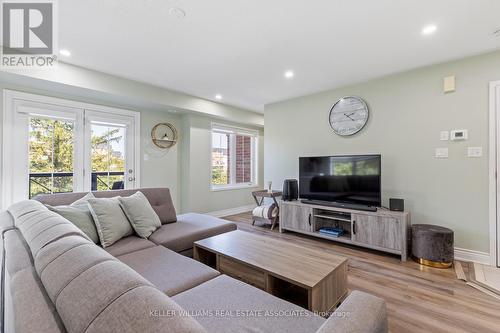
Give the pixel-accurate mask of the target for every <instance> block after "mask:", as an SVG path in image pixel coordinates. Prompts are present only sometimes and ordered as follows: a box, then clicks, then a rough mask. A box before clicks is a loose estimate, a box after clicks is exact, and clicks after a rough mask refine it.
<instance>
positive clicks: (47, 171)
mask: <svg viewBox="0 0 500 333" xmlns="http://www.w3.org/2000/svg"><path fill="white" fill-rule="evenodd" d="M28 127H29V129H28V131H29V142H28V156H29V184H28V186H29V190H28V193H29V198H32V197H34V196H35V195H37V194H41V193H62V192H72V191H73V188H74V184H73V174H74V150H75V149H74V146H75V145H74V129H75V126H74V121H73V120H63V119H51V118H46V117H37V116H31V117H29V125H28Z"/></svg>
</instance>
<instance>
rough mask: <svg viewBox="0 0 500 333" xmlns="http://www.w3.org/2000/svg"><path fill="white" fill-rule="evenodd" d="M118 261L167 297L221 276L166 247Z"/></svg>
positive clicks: (159, 247) (153, 248)
mask: <svg viewBox="0 0 500 333" xmlns="http://www.w3.org/2000/svg"><path fill="white" fill-rule="evenodd" d="M118 259H119V260H120V261H121V262H123V263H125V264H127V265H128V266H130V267H131V268H133V269H134V270H135V271H136V272H137V273H139V274H141V275H142V276H143V277H144V278H145V279H147V280H148V281H149V282H151V283H152V284H153V285H155V286H156V287H157V288H158V289H160V290H161V291H163V292H164V293H165V294H167V295H168V296H173V295H176V294H178V293H180V292H182V291H185V290H187V289H190V288H193V287H195V286H197V285H199V284H201V283H203V282H205V281H208V280H210V279H213V278H214V277H217V276H218V275H219V272H218V271H216V270H215V269H212V268H210V267H208V266H206V265H203V264H202V263H200V262H198V261H196V260H193V259H191V258H187V257H184V256H182V255H180V254H178V253H175V252H174V251H171V250H169V249H167V248H165V247H163V246H155V247H151V248H149V249H145V250H141V251H136V252H132V253H129V254H126V255H123V256H119V257H118Z"/></svg>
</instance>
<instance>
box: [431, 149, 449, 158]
mask: <svg viewBox="0 0 500 333" xmlns="http://www.w3.org/2000/svg"><path fill="white" fill-rule="evenodd" d="M434 156H435V157H436V158H448V148H436V151H435V155H434Z"/></svg>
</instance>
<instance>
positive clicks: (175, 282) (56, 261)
mask: <svg viewBox="0 0 500 333" xmlns="http://www.w3.org/2000/svg"><path fill="white" fill-rule="evenodd" d="M140 191H141V192H143V193H144V194H145V195H146V197H147V198H148V200H149V202H150V203H151V205H152V206H153V208H154V209H155V211H156V212H157V214H158V216H159V217H160V220H161V222H162V226H161V228H160V229H158V230H157V231H156V232H155V233H154V234H153V235H152V236H151V237H150V238H149V240H146V239H141V238H138V237H135V236H129V237H126V238H124V239H122V240H120V241H118V242H117V243H115V244H113V245H112V246H110V247H108V248H106V249H103V248H102V247H100V246H99V245H97V244H94V243H93V242H92V241H91V240H90V239H89V238H88V237H87V236H86V235H85V234H84V233H83V232H82V231H81V230H80V229H78V228H77V227H76V226H74V225H73V224H72V223H71V222H69V221H68V220H66V219H64V218H63V217H61V216H60V215H58V214H56V213H54V212H51V211H49V210H48V209H47V208H46V207H45V206H44V205H43V204H42V203H46V204H51V205H63V204H70V203H71V202H73V201H75V200H76V199H78V198H80V197H82V196H83V195H84V194H82V193H71V194H58V195H50V196H42V197H38V198H37V200H27V201H23V202H19V203H16V204H14V205H12V206H11V207H9V208H8V210H7V211H4V212H1V213H0V230H1V233H2V237H1V250H2V256H1V258H2V262H1V267H2V299H1V300H2V309H1V310H2V311H1V313H2V331H3V332H9V333H11V332H17V333H23V332H39V333H45V332H47V333H48V332H50V333H52V332H88V333H91V332H96V333H97V332H99V333H101V332H104V333H105V332H120V333H128V332H144V333H146V332H194V333H196V332H287V333H293V332H321V333H326V332H359V333H361V332H387V315H386V308H385V303H384V301H383V300H381V299H379V298H376V297H374V296H371V295H368V294H365V293H362V292H356V291H354V292H352V293H351V295H350V296H349V297H348V298H347V299H346V300H345V301H344V302H343V304H342V305H341V306H340V307H339V308H338V309H337V311H336V312H335V313H334V314H333V315H332V316H330V318H329V319H324V318H322V317H319V316H317V315H315V314H312V313H311V312H309V311H307V310H305V309H302V308H300V307H298V306H296V305H293V304H291V303H288V302H286V301H283V300H281V299H279V298H276V297H274V296H272V295H269V294H267V293H265V292H263V291H261V290H259V289H256V288H254V287H252V286H250V285H247V284H245V283H242V282H240V281H238V280H235V279H233V278H231V277H228V276H225V275H220V274H219V272H217V271H215V270H213V269H212V268H210V267H208V266H205V265H203V264H201V263H199V262H197V261H194V260H193V259H191V258H189V257H188V255H189V253H190V250H191V248H192V243H193V242H194V241H196V240H198V239H202V238H205V237H210V236H212V235H215V234H218V233H222V232H227V231H230V230H234V229H235V228H236V226H235V225H234V224H232V223H229V222H226V221H223V220H220V219H217V218H214V217H210V216H206V215H200V214H185V215H179V216H176V214H175V209H174V207H173V205H172V200H171V198H170V193H169V191H168V189H141V190H140ZM135 192H136V191H135V190H131V191H112V192H111V191H110V192H97V193H95V195H96V196H107V197H110V196H116V195H121V196H127V195H131V194H133V193H135ZM153 236H154V237H153ZM181 254H184V255H181Z"/></svg>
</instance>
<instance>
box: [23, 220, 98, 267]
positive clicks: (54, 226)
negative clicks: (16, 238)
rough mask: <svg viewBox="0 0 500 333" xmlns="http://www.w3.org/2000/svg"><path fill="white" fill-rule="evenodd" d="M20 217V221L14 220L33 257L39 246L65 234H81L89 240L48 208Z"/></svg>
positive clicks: (82, 234) (82, 235) (41, 246)
mask: <svg viewBox="0 0 500 333" xmlns="http://www.w3.org/2000/svg"><path fill="white" fill-rule="evenodd" d="M39 215H41V216H42V218H41V217H40V216H39ZM20 219H22V221H21V222H22V223H21V222H19V223H18V221H17V220H16V226H18V228H19V230H20V231H21V233H22V235H23V237H24V239H25V240H26V243H27V244H28V246H29V247H30V250H31V254H32V255H33V258H34V257H36V254H37V253H38V251H39V250H40V249H41V248H43V247H44V246H46V245H47V244H49V243H51V242H53V241H56V240H58V239H60V238H63V237H66V236H72V235H76V236H81V237H83V238H85V239H87V240H89V241H90V239H89V238H88V237H87V235H85V234H84V233H83V232H82V231H81V230H80V229H78V228H77V227H76V226H75V225H73V224H72V223H70V222H69V221H68V220H66V219H65V218H63V217H62V216H60V215H58V214H56V213H54V212H51V211H49V210H47V211H41V212H34V213H29V214H26V215H25V216H23V217H22V218H20Z"/></svg>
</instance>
